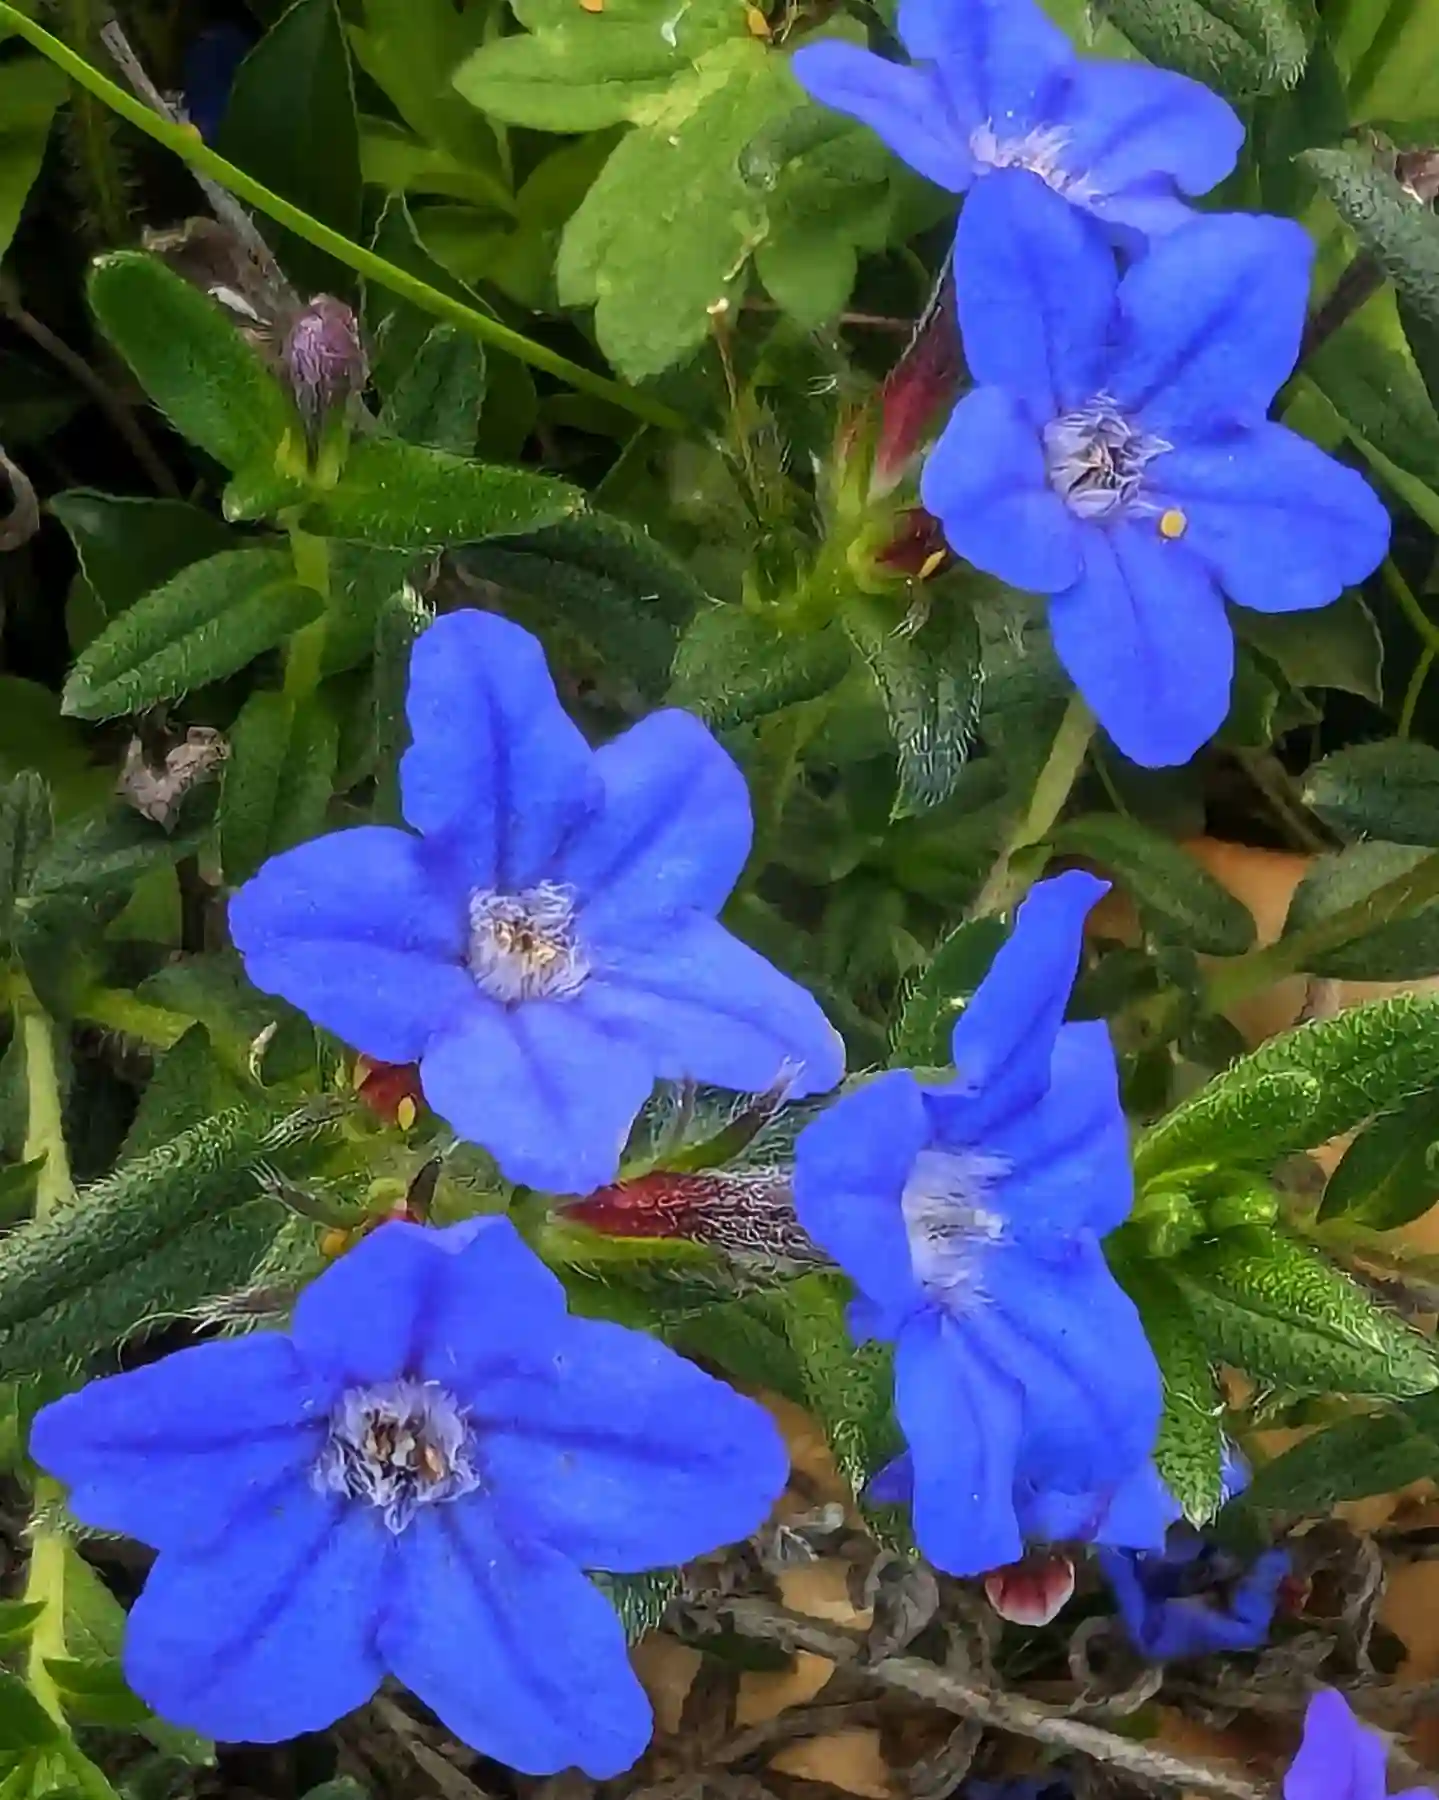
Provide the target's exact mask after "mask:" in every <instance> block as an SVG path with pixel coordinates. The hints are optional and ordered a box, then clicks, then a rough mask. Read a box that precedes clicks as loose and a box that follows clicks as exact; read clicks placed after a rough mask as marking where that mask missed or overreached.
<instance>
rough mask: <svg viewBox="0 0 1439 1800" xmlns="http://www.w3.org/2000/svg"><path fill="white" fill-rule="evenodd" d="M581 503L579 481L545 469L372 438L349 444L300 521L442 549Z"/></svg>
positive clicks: (555, 516)
mask: <svg viewBox="0 0 1439 1800" xmlns="http://www.w3.org/2000/svg"><path fill="white" fill-rule="evenodd" d="M583 505H584V495H583V494H582V493H581V492H580V490H579V489H578V488H573V487H571V486H570V485H569V483H568V482H565V481H556V480H555V479H554V478H553V477H552V476H549V475H532V474H531V473H530V472H529V471H528V470H526V469H506V468H498V467H495V466H493V465H490V464H487V463H478V462H471V461H469V460H468V459H467V458H466V457H462V456H448V455H446V454H445V452H444V451H443V450H425V449H422V448H421V447H420V446H419V445H417V444H403V443H401V442H400V441H399V440H398V439H397V438H381V437H371V438H364V439H362V440H361V441H360V442H359V443H357V444H355V445H354V446H353V447H352V449H351V451H350V454H349V457H348V458H347V459H346V462H345V469H344V473H343V474H342V476H341V477H340V481H339V484H338V486H336V487H335V488H333V489H332V490H331V491H330V492H329V493H327V494H325V495H323V496H321V497H318V498H317V499H316V500H315V502H314V504H313V505H312V506H311V507H310V508H309V509H308V510H307V512H306V517H305V524H306V526H307V528H308V529H309V530H311V531H316V532H319V533H321V534H322V535H325V536H328V537H340V538H354V539H358V540H359V541H360V542H361V543H366V544H376V545H385V546H389V547H391V548H394V549H406V550H444V549H448V548H450V547H451V546H452V545H456V544H470V543H474V542H475V541H476V540H477V539H479V538H488V537H510V536H513V535H514V534H515V533H516V532H521V531H535V530H538V529H539V528H540V527H541V526H545V525H553V524H557V523H558V522H559V521H560V520H561V519H566V518H569V517H570V516H571V515H572V514H574V513H577V512H579V511H580V509H581V508H582V507H583Z"/></svg>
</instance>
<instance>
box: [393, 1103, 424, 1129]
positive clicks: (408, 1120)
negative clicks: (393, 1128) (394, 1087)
mask: <svg viewBox="0 0 1439 1800" xmlns="http://www.w3.org/2000/svg"><path fill="white" fill-rule="evenodd" d="M418 1116H419V1108H418V1107H417V1106H416V1105H415V1103H414V1101H413V1100H412V1099H411V1098H410V1096H409V1095H408V1094H406V1095H405V1097H404V1098H403V1099H402V1100H401V1101H400V1102H399V1103H398V1105H397V1106H396V1107H395V1123H396V1124H397V1125H398V1126H399V1128H400V1130H401V1131H408V1130H409V1129H410V1127H411V1126H412V1125H413V1124H414V1122H415V1120H416V1119H417V1118H418Z"/></svg>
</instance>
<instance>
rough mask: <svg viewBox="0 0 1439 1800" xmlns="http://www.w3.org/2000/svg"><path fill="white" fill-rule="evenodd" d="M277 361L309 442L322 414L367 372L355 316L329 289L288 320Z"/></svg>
mask: <svg viewBox="0 0 1439 1800" xmlns="http://www.w3.org/2000/svg"><path fill="white" fill-rule="evenodd" d="M281 361H282V363H283V365H284V370H285V375H286V378H287V379H288V381H289V383H290V388H291V391H292V392H293V394H294V396H295V403H296V405H297V406H298V407H299V409H300V416H301V417H302V418H303V419H304V421H305V430H306V431H307V433H308V434H309V437H310V440H311V442H312V443H313V442H314V440H315V439H316V438H317V437H318V435H319V431H320V427H321V426H322V425H323V424H324V422H325V420H326V419H327V418H328V417H329V416H330V415H331V414H332V413H333V412H335V411H336V410H337V409H338V408H341V407H343V406H344V405H345V404H346V402H347V401H348V400H349V399H350V398H351V396H352V395H354V394H358V393H361V392H362V391H363V389H364V386H365V383H366V382H367V381H368V380H369V378H370V369H369V364H368V363H367V362H366V360H365V350H364V346H363V344H362V343H361V342H360V327H359V322H358V320H357V319H356V318H355V315H354V313H353V312H352V311H351V310H350V308H349V307H348V306H346V305H345V303H344V301H343V300H336V299H334V298H333V297H332V296H331V295H329V294H317V295H316V296H315V298H314V299H313V300H312V301H311V302H310V304H309V305H308V306H306V307H303V308H302V309H301V310H300V311H299V312H298V313H297V314H296V315H295V317H294V318H293V319H292V320H291V321H290V328H289V330H288V331H287V332H286V333H285V341H284V345H283V347H282V349H281Z"/></svg>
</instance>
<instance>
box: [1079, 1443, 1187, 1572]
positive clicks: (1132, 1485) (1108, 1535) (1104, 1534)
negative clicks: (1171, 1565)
mask: <svg viewBox="0 0 1439 1800" xmlns="http://www.w3.org/2000/svg"><path fill="white" fill-rule="evenodd" d="M1183 1514H1184V1509H1183V1507H1182V1506H1181V1505H1180V1504H1179V1502H1178V1501H1177V1500H1176V1499H1175V1498H1174V1495H1173V1494H1171V1493H1170V1491H1169V1489H1168V1487H1167V1486H1166V1485H1165V1483H1164V1480H1163V1478H1162V1477H1161V1476H1160V1473H1159V1471H1158V1469H1156V1468H1155V1466H1154V1463H1153V1461H1152V1460H1149V1459H1146V1460H1145V1461H1144V1462H1143V1463H1141V1465H1140V1466H1139V1468H1138V1469H1137V1470H1136V1471H1135V1473H1134V1474H1133V1475H1131V1476H1130V1477H1129V1478H1128V1480H1127V1481H1122V1482H1121V1483H1120V1484H1119V1486H1118V1487H1117V1488H1116V1489H1115V1490H1114V1492H1113V1494H1112V1495H1111V1496H1110V1500H1109V1505H1108V1507H1107V1508H1106V1510H1105V1514H1104V1519H1103V1522H1102V1523H1101V1525H1100V1526H1099V1529H1098V1530H1097V1531H1096V1532H1095V1533H1094V1541H1095V1543H1096V1544H1109V1545H1112V1546H1117V1547H1119V1548H1121V1549H1125V1550H1163V1548H1164V1539H1165V1536H1166V1534H1167V1532H1168V1530H1169V1527H1170V1526H1171V1525H1173V1524H1175V1523H1176V1521H1177V1520H1179V1519H1180V1518H1182V1517H1183Z"/></svg>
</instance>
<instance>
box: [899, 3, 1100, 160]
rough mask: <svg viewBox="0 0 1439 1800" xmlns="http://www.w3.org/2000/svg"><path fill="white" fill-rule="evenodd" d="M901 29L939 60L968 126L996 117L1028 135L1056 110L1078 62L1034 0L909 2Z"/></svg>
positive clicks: (908, 42) (912, 49) (917, 55)
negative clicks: (1060, 92) (1064, 80)
mask: <svg viewBox="0 0 1439 1800" xmlns="http://www.w3.org/2000/svg"><path fill="white" fill-rule="evenodd" d="M899 35H900V37H901V39H902V40H903V42H904V47H905V49H906V50H908V51H909V53H910V55H911V56H912V57H914V59H915V60H916V62H934V63H937V64H938V65H939V69H940V74H941V77H942V79H943V81H944V85H945V90H946V94H947V96H948V99H949V103H950V106H951V108H952V109H953V110H954V112H955V114H956V116H957V118H958V119H959V120H960V122H961V124H962V128H963V129H964V130H965V131H966V132H968V131H970V130H972V129H973V128H974V126H976V125H981V124H984V123H985V122H986V121H990V122H993V123H994V124H995V125H996V127H997V128H998V129H1001V130H1003V131H1004V132H1005V133H1006V135H1010V134H1012V135H1013V136H1015V137H1020V136H1023V135H1024V133H1025V132H1026V131H1027V130H1028V129H1029V128H1030V127H1031V126H1033V125H1036V124H1039V123H1041V122H1042V121H1043V120H1044V119H1045V118H1046V117H1047V116H1048V114H1049V112H1050V109H1051V107H1052V105H1053V101H1054V96H1055V94H1056V91H1057V89H1058V87H1059V84H1060V81H1061V78H1062V77H1063V76H1064V74H1065V73H1066V72H1067V71H1068V70H1069V69H1070V68H1071V67H1072V66H1073V63H1074V61H1075V56H1074V49H1073V46H1072V45H1071V44H1070V42H1069V39H1068V38H1067V37H1066V36H1065V35H1064V33H1063V32H1062V31H1061V30H1060V29H1059V27H1058V26H1057V25H1055V24H1054V23H1053V22H1052V21H1051V20H1050V19H1048V18H1046V17H1045V15H1044V13H1043V12H1042V11H1041V10H1040V8H1039V7H1038V6H1036V5H1035V4H1034V0H902V4H901V6H900V9H899Z"/></svg>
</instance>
